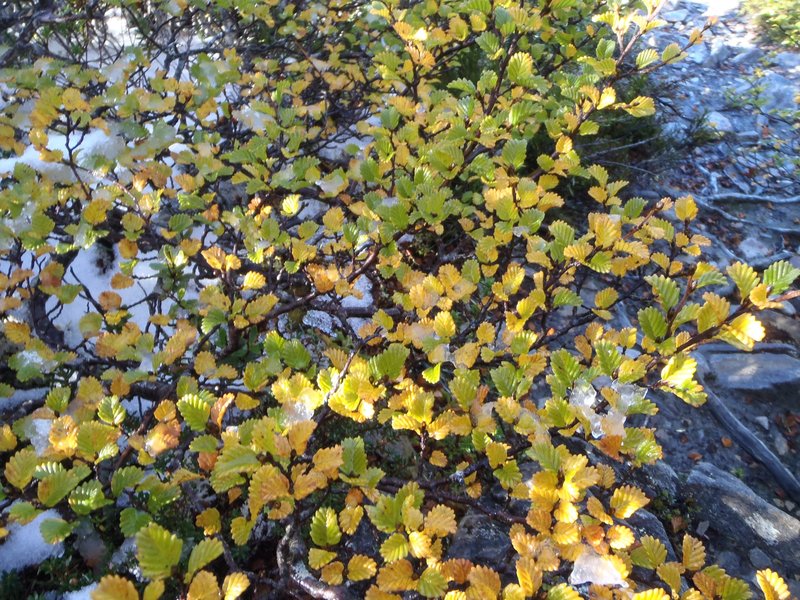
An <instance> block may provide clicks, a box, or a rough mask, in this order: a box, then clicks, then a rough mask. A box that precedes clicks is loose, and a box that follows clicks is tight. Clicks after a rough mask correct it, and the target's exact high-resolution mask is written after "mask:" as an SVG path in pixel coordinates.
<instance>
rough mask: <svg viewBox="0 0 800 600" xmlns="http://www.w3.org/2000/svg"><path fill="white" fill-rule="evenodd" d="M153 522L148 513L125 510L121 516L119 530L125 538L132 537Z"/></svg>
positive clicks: (132, 509) (130, 509)
mask: <svg viewBox="0 0 800 600" xmlns="http://www.w3.org/2000/svg"><path fill="white" fill-rule="evenodd" d="M152 520H153V519H152V518H151V517H150V515H148V514H147V513H146V512H142V511H140V510H136V509H135V508H130V507H128V508H123V509H122V512H121V513H120V514H119V528H120V530H121V531H122V533H123V535H124V536H125V537H131V536H133V535H135V534H136V533H137V532H138V531H139V530H140V529H141V528H142V527H145V526H146V525H147V524H149V523H150V522H151V521H152Z"/></svg>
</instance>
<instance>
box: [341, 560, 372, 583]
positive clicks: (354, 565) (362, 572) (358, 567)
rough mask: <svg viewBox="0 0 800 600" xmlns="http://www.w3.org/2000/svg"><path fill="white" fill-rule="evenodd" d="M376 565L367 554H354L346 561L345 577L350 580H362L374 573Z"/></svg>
mask: <svg viewBox="0 0 800 600" xmlns="http://www.w3.org/2000/svg"><path fill="white" fill-rule="evenodd" d="M376 571H377V565H376V564H375V561H374V560H372V559H371V558H370V557H369V556H364V555H363V554H356V555H355V556H354V557H353V558H351V559H350V562H348V563H347V578H348V579H349V580H350V581H363V580H364V579H369V578H371V577H373V576H374V575H375V572H376Z"/></svg>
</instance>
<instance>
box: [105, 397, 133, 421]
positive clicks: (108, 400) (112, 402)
mask: <svg viewBox="0 0 800 600" xmlns="http://www.w3.org/2000/svg"><path fill="white" fill-rule="evenodd" d="M127 414H128V413H127V411H126V410H125V407H124V406H122V404H120V401H119V398H117V397H116V396H106V397H105V398H103V399H102V400H101V401H100V406H98V408H97V416H98V417H100V419H101V420H103V421H105V422H106V423H108V424H109V425H121V424H122V422H123V421H124V420H125V417H126V416H127Z"/></svg>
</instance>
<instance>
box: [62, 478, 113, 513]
mask: <svg viewBox="0 0 800 600" xmlns="http://www.w3.org/2000/svg"><path fill="white" fill-rule="evenodd" d="M107 504H111V500H109V499H108V498H106V497H105V495H104V494H103V486H102V485H101V484H100V482H99V481H97V480H96V479H93V480H92V481H87V482H86V483H84V484H83V485H80V486H78V487H77V488H75V489H74V490H73V492H72V493H71V494H70V496H69V506H70V508H71V509H72V511H73V512H74V513H75V514H77V515H88V514H89V513H91V512H93V511H95V510H97V509H98V508H102V507H103V506H106V505H107Z"/></svg>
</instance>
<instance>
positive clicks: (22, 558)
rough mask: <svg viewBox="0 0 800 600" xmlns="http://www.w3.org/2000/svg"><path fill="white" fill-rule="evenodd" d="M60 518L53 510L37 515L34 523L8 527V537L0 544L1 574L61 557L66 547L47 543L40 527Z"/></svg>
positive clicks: (60, 544)
mask: <svg viewBox="0 0 800 600" xmlns="http://www.w3.org/2000/svg"><path fill="white" fill-rule="evenodd" d="M60 518H61V515H59V514H58V512H56V511H55V510H52V509H51V510H46V511H44V512H43V513H41V514H39V515H37V516H36V518H35V519H33V521H31V522H30V523H26V524H25V525H20V524H19V523H11V524H10V525H9V526H8V532H9V533H8V536H7V537H6V539H5V541H4V542H3V543H2V544H0V573H5V572H6V571H18V570H19V569H24V568H25V567H29V566H31V565H38V564H39V563H41V562H43V561H45V560H47V559H48V558H50V557H52V556H59V555H60V554H61V553H62V552H63V551H64V545H63V544H62V543H58V544H48V543H47V542H45V541H44V538H42V534H41V532H40V531H39V526H40V525H41V524H42V522H43V521H45V520H46V519H60Z"/></svg>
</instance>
